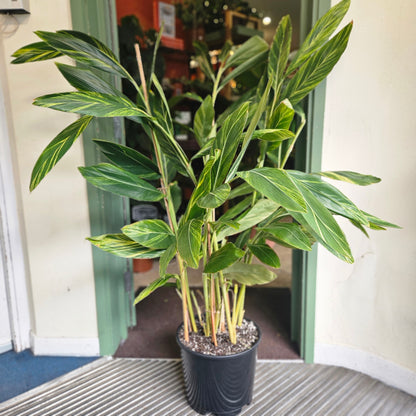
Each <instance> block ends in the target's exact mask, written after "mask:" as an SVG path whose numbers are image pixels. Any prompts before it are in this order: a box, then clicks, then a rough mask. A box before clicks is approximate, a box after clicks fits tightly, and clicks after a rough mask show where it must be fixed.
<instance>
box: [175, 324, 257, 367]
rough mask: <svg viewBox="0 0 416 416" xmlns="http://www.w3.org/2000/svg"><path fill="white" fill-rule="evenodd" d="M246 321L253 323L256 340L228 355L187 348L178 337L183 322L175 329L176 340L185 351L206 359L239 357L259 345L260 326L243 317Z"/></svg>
mask: <svg viewBox="0 0 416 416" xmlns="http://www.w3.org/2000/svg"><path fill="white" fill-rule="evenodd" d="M244 319H245V320H246V321H250V322H253V324H254V325H255V326H256V329H257V334H258V337H257V340H256V342H255V343H254V344H253V345H252V346H251V347H250V348H249V349H247V350H245V351H241V352H237V353H235V354H229V355H212V354H203V353H201V352H198V351H194V350H193V349H191V348H189V347H188V346H187V345H185V344H184V343H183V342H182V341H181V340H180V339H179V331H180V329H181V328H182V326H183V322H182V323H181V324H180V325H179V326H178V328H177V330H176V342H177V343H178V345H179V347H180V348H182V349H184V350H185V351H187V352H189V353H191V354H194V355H196V356H198V357H204V358H206V359H212V360H224V359H232V358H238V357H241V356H243V355H245V354H249V353H250V352H252V351H253V350H256V349H257V347H258V346H259V343H260V341H261V330H260V327H259V326H258V325H257V324H256V322H254V321H253V320H252V319H249V318H244Z"/></svg>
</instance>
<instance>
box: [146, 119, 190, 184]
mask: <svg viewBox="0 0 416 416" xmlns="http://www.w3.org/2000/svg"><path fill="white" fill-rule="evenodd" d="M148 121H149V124H151V126H150V127H152V130H156V132H157V133H158V134H155V138H156V140H157V142H158V143H159V146H160V148H161V150H162V152H163V153H164V155H165V156H166V157H167V158H168V159H169V161H170V162H171V163H172V164H173V165H174V167H175V168H176V169H177V170H178V171H179V172H180V173H182V174H184V175H185V176H189V177H190V178H191V180H192V181H193V182H194V183H195V182H196V180H195V174H194V172H193V169H192V166H191V163H190V161H189V160H188V158H187V156H186V154H185V152H184V151H183V149H182V147H181V146H180V145H179V143H178V142H177V141H176V140H175V137H174V136H173V133H172V132H171V131H169V130H167V129H166V128H165V127H163V125H162V124H160V123H159V120H157V119H155V118H152V119H150V120H148ZM149 134H150V136H149V137H152V133H151V129H149Z"/></svg>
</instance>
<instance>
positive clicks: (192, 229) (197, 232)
mask: <svg viewBox="0 0 416 416" xmlns="http://www.w3.org/2000/svg"><path fill="white" fill-rule="evenodd" d="M202 224H203V222H202V221H201V220H196V219H192V220H190V221H187V222H185V223H184V224H182V225H180V226H179V228H178V251H179V254H180V255H181V257H182V258H183V259H184V260H185V261H186V263H187V265H188V266H189V267H192V268H193V269H197V268H198V265H199V260H200V258H201V241H202Z"/></svg>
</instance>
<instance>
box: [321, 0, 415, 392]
mask: <svg viewBox="0 0 416 416" xmlns="http://www.w3.org/2000/svg"><path fill="white" fill-rule="evenodd" d="M332 3H333V4H335V3H336V1H333V2H332ZM415 18H416V5H415V3H414V1H413V0H398V1H396V2H391V1H389V0H379V1H378V2H377V6H376V7H375V5H374V2H373V1H371V0H361V1H359V2H358V1H353V2H351V9H350V11H349V13H348V16H347V18H346V19H345V21H346V22H347V21H350V20H351V19H354V27H353V30H352V35H351V39H350V43H349V46H348V48H347V51H346V53H345V55H344V56H343V57H342V58H341V61H340V63H339V64H338V65H337V67H336V68H335V70H334V71H333V73H332V74H331V75H330V76H329V78H328V81H327V89H326V111H325V123H324V141H323V155H322V168H323V170H353V171H357V172H362V173H370V174H373V175H375V176H378V177H381V178H382V182H381V183H379V184H376V185H372V186H369V187H357V186H353V185H349V184H342V186H341V188H342V190H343V191H344V192H345V193H346V194H347V195H348V196H349V197H350V198H351V199H352V200H353V201H354V202H355V203H356V204H357V205H358V206H359V207H360V208H362V209H364V210H365V211H367V212H370V213H373V214H375V215H377V216H379V217H381V218H383V219H386V220H388V221H391V222H393V223H396V224H399V225H400V226H402V227H403V229H402V230H392V229H390V230H388V231H370V233H369V234H370V239H367V238H366V237H365V236H364V235H363V234H362V233H360V232H359V231H358V230H357V229H355V228H354V227H352V226H351V225H348V224H346V223H345V221H341V222H342V223H343V224H345V225H346V227H345V229H346V234H347V238H348V240H349V242H350V244H351V247H352V252H353V255H354V258H355V263H354V264H352V265H348V264H345V263H343V262H341V261H340V260H338V259H336V258H335V257H333V256H332V255H331V254H329V253H328V252H327V251H326V250H325V249H323V248H319V256H318V270H317V297H316V305H317V306H316V343H317V350H316V355H318V360H319V361H325V360H328V359H329V358H328V357H325V356H324V354H322V351H323V350H322V348H321V347H322V346H325V345H326V346H338V347H341V348H340V349H338V350H337V349H335V350H334V351H335V352H336V351H338V355H337V356H336V357H335V358H334V357H333V358H334V361H335V362H336V361H338V362H341V361H343V360H344V358H345V357H342V354H339V352H340V351H347V350H349V351H350V352H351V351H352V352H353V355H354V356H355V357H356V358H357V357H359V356H360V354H361V353H360V352H362V353H363V354H362V355H361V361H362V359H363V357H366V359H370V361H371V360H373V359H376V361H377V362H382V361H383V362H387V363H391V364H392V366H390V368H395V369H396V370H399V371H400V369H403V371H404V372H406V371H407V370H408V371H409V372H408V373H407V374H410V372H412V373H413V375H415V373H416V359H415V356H416V331H415V328H416V302H415V293H416V278H415V277H416V275H415V270H416V250H415V248H416V246H415V243H414V238H415V231H416V216H415V215H414V210H415V205H416V194H415V192H414V181H415V178H416V164H415V160H416V146H415V139H414V135H415V128H416V122H415V116H414V110H413V109H414V91H415V89H414V87H413V85H414V79H415V77H416V62H415V59H414V57H415V55H416V46H415V42H414V40H415V39H416V26H415V24H414V22H415ZM339 183H340V182H338V184H339ZM344 347H345V349H342V348H344ZM355 353H358V355H357V354H355ZM347 361H348V359H347ZM349 361H350V362H349V364H350V365H352V366H354V365H355V366H357V365H358V364H357V363H353V362H352V361H351V360H349ZM364 361H365V359H364ZM344 362H345V360H344ZM347 364H348V363H347ZM361 364H363V368H362V371H364V372H365V371H366V370H368V367H366V365H367V364H368V362H366V363H364V362H361ZM375 371H376V372H377V370H375ZM387 378H388V377H387ZM385 381H387V382H388V381H389V380H385ZM390 381H391V380H390ZM413 381H414V384H413V387H411V386H408V388H413V391H415V389H416V387H415V386H416V377H413ZM401 387H402V388H405V386H401Z"/></svg>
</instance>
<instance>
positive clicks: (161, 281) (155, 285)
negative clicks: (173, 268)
mask: <svg viewBox="0 0 416 416" xmlns="http://www.w3.org/2000/svg"><path fill="white" fill-rule="evenodd" d="M172 276H174V275H171V274H168V275H166V276H163V277H159V278H158V279H156V280H154V281H153V282H152V283H150V284H149V285H148V286H147V287H145V288H144V289H143V290H141V291H140V293H139V294H138V296H136V299H134V304H135V305H136V304H138V303H139V302H141V301H142V300H143V299H145V298H147V297H148V296H149V295H151V294H152V293H153V292H154V291H155V290H156V289H159V288H160V287H164V286H176V284H175V283H170V282H169V280H170V279H172Z"/></svg>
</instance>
